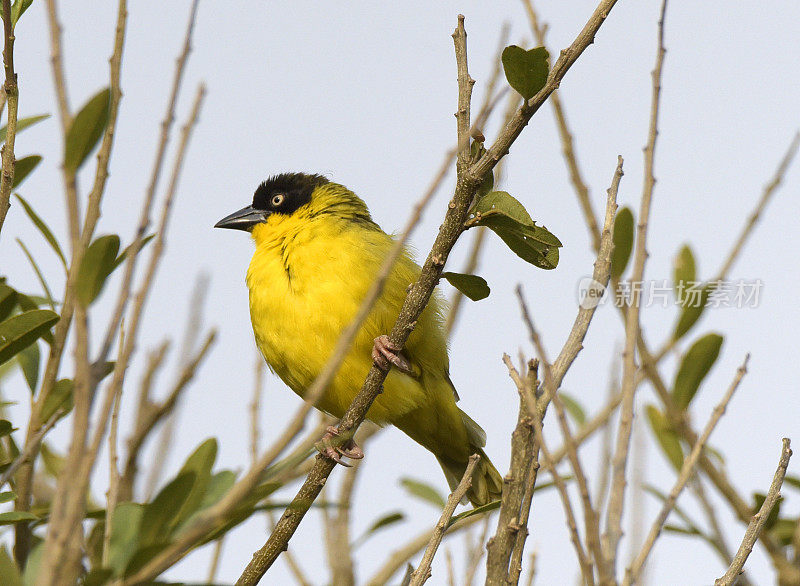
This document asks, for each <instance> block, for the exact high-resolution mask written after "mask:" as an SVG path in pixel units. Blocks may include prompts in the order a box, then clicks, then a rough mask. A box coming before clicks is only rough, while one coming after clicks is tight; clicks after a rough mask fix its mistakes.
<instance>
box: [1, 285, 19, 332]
mask: <svg viewBox="0 0 800 586" xmlns="http://www.w3.org/2000/svg"><path fill="white" fill-rule="evenodd" d="M16 305H17V292H16V291H15V290H14V289H13V288H11V287H9V286H8V285H6V284H5V283H0V322H2V321H3V320H5V319H6V318H7V317H8V316H9V315H11V312H12V311H13V310H14V307H15V306H16Z"/></svg>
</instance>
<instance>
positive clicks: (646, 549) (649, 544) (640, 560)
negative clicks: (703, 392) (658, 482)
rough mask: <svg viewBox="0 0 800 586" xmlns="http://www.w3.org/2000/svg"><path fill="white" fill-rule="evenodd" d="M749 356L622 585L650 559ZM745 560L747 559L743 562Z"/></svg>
mask: <svg viewBox="0 0 800 586" xmlns="http://www.w3.org/2000/svg"><path fill="white" fill-rule="evenodd" d="M749 359H750V356H749V355H748V356H746V357H745V359H744V363H742V365H741V366H740V367H739V368H738V369H737V371H736V376H735V377H734V379H733V382H732V383H731V385H730V387H728V391H727V392H726V393H725V396H724V397H723V398H722V400H721V401H720V403H719V405H717V406H716V407H715V408H714V411H713V412H712V414H711V418H710V419H709V420H708V423H707V424H706V426H705V428H704V429H703V433H702V434H701V435H700V437H699V438H698V440H697V442H695V444H694V447H693V448H692V451H691V453H690V454H689V457H688V458H686V459H685V460H684V461H683V466H681V471H680V474H679V475H678V479H677V481H676V482H675V485H674V486H673V487H672V490H671V491H670V492H669V495H668V496H667V498H666V500H665V501H664V504H663V505H662V507H661V511H659V513H658V516H657V517H656V519H655V521H653V525H652V527H651V528H650V532H649V533H648V535H647V538H646V539H645V541H644V544H643V545H642V549H641V551H639V554H638V555H637V556H636V559H634V560H633V562H632V563H631V565H630V567H629V568H628V569H627V571H626V572H625V580H624V581H623V586H631V585H632V584H634V583H635V582H636V580H637V579H638V577H639V573H640V572H641V571H642V568H643V567H644V564H645V562H646V561H647V556H648V555H650V551H651V550H652V549H653V546H654V545H655V542H656V539H657V538H658V536H659V534H660V533H661V529H662V527H663V526H664V523H665V522H666V520H667V517H668V516H669V514H670V512H671V511H672V509H673V507H674V506H675V503H676V502H677V500H678V496H680V494H681V491H682V490H683V487H684V486H686V483H687V482H688V481H689V478H690V477H691V475H692V474H694V471H695V466H697V461H698V459H699V458H700V454H701V452H702V451H703V448H704V447H705V445H706V443H707V442H708V438H709V437H710V436H711V432H713V431H714V428H715V427H716V426H717V423H718V422H719V420H720V419H721V418H722V416H723V415H724V414H725V409H726V408H727V406H728V403H729V402H730V400H731V398H732V397H733V393H734V392H736V389H737V388H739V383H740V382H742V378H744V375H745V374H746V373H747V361H748V360H749ZM754 539H755V537H754ZM742 563H744V562H742Z"/></svg>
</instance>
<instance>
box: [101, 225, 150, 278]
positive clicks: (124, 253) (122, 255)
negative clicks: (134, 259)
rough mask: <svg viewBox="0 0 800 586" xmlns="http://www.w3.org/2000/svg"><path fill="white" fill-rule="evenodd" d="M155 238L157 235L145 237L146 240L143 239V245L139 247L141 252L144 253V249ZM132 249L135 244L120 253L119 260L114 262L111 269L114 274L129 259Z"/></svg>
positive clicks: (129, 245)
mask: <svg viewBox="0 0 800 586" xmlns="http://www.w3.org/2000/svg"><path fill="white" fill-rule="evenodd" d="M155 237H156V235H155V234H150V235H149V236H145V237H144V238H142V243H141V244H140V245H139V252H142V250H144V247H145V246H147V244H148V242H150V241H151V240H152V239H153V238H155ZM132 247H133V243H130V244H128V246H126V247H125V250H123V251H122V252H121V253H120V255H119V256H118V257H117V259H116V260H115V261H114V264H113V265H112V267H111V270H112V272H113V271H115V270H116V269H117V267H118V266H119V265H121V264H122V263H123V262H125V259H126V258H128V253H129V252H130V250H131V248H132Z"/></svg>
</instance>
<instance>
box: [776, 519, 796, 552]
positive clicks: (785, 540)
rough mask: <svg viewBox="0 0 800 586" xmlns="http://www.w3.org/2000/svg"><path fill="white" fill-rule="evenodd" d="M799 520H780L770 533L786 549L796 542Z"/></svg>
mask: <svg viewBox="0 0 800 586" xmlns="http://www.w3.org/2000/svg"><path fill="white" fill-rule="evenodd" d="M797 523H798V519H778V520H777V521H776V522H775V525H774V526H773V527H772V530H771V531H770V533H771V534H772V535H773V536H774V537H775V539H777V540H778V542H779V543H780V544H781V545H782V546H784V547H786V546H787V545H791V544H792V542H793V541H794V534H795V531H797V526H798V525H797Z"/></svg>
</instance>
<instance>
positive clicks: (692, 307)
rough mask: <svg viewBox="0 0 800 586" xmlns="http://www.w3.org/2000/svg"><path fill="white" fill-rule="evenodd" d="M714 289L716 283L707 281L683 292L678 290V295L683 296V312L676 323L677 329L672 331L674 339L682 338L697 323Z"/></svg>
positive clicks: (681, 305)
mask: <svg viewBox="0 0 800 586" xmlns="http://www.w3.org/2000/svg"><path fill="white" fill-rule="evenodd" d="M714 289H716V284H712V283H707V284H705V285H702V286H694V287H688V288H685V289H684V291H683V292H681V293H679V292H678V291H677V290H676V297H680V298H681V302H680V307H681V313H680V316H679V317H678V323H676V324H675V331H674V332H673V333H672V339H673V340H680V339H681V338H682V337H683V336H685V335H686V333H687V332H688V331H689V330H690V329H691V328H692V326H693V325H694V324H696V323H697V320H699V319H700V316H701V315H702V314H703V311H704V310H705V308H706V304H707V303H708V300H709V298H710V297H711V294H712V293H713V292H714Z"/></svg>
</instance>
